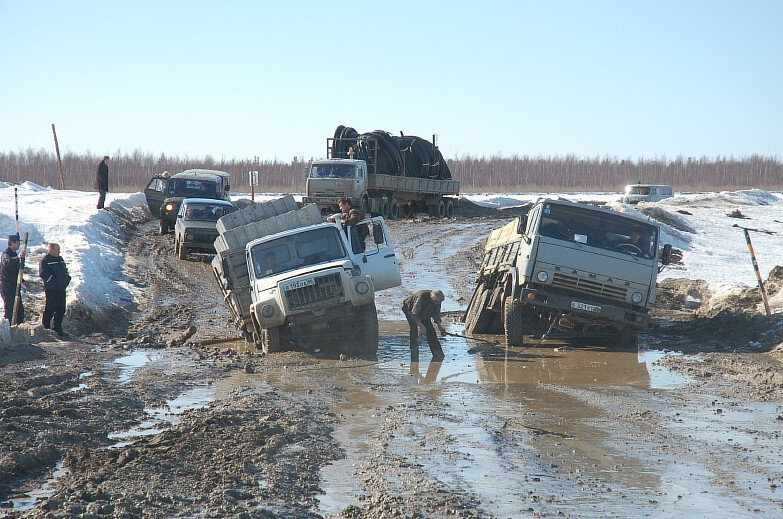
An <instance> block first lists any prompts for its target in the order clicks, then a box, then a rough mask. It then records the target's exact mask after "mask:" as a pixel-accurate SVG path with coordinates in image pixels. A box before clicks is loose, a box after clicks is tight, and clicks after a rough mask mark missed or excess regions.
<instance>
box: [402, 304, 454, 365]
mask: <svg viewBox="0 0 783 519" xmlns="http://www.w3.org/2000/svg"><path fill="white" fill-rule="evenodd" d="M444 299H445V297H444V296H443V292H441V291H440V290H432V291H430V290H419V291H418V292H416V293H414V294H412V295H410V296H408V297H406V298H405V301H403V303H402V312H403V313H404V314H405V318H406V319H408V326H410V338H411V361H413V362H416V361H418V360H419V332H421V333H423V334H425V335H426V337H427V344H429V345H430V351H432V360H435V361H440V360H443V358H444V355H443V349H442V348H441V347H440V341H439V340H438V334H437V333H435V328H434V327H433V326H432V322H433V321H434V322H435V324H437V325H438V330H440V333H446V330H445V329H444V328H443V324H442V323H441V321H440V305H441V303H442V302H443V300H444Z"/></svg>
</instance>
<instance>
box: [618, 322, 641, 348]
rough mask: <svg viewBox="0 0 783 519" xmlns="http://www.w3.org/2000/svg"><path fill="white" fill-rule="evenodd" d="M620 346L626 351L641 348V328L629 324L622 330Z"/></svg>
mask: <svg viewBox="0 0 783 519" xmlns="http://www.w3.org/2000/svg"><path fill="white" fill-rule="evenodd" d="M619 336H620V348H622V349H623V350H624V351H625V350H627V351H636V350H637V349H639V330H637V329H636V328H631V327H630V326H627V327H625V328H623V329H622V330H620V333H619Z"/></svg>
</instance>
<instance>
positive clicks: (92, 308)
mask: <svg viewBox="0 0 783 519" xmlns="http://www.w3.org/2000/svg"><path fill="white" fill-rule="evenodd" d="M97 199H98V195H97V194H96V193H89V192H83V191H69V190H57V189H52V188H47V187H42V186H39V185H38V184H35V183H33V182H25V183H24V184H21V185H20V186H18V200H19V234H20V235H21V236H22V238H24V235H25V233H28V244H27V247H28V252H27V265H26V275H25V278H26V280H27V281H28V282H30V283H41V281H40V278H39V277H38V263H39V262H40V260H41V258H42V257H43V255H44V254H46V246H47V243H49V242H57V243H59V244H60V246H61V254H62V256H63V258H64V259H65V261H66V264H67V265H68V269H69V271H70V273H71V277H72V281H71V284H70V286H69V287H68V290H67V302H68V307H69V317H70V318H76V319H80V320H82V319H92V320H94V321H95V322H97V323H99V322H100V321H101V319H102V316H105V315H106V314H107V313H108V312H109V311H110V310H111V309H112V308H114V307H116V306H123V305H127V303H128V302H130V301H132V300H133V293H132V289H131V285H130V284H128V283H127V282H126V281H125V279H124V275H123V272H122V270H123V265H124V262H125V256H124V253H123V249H122V240H123V236H124V233H126V232H127V225H128V222H129V221H130V220H134V219H135V220H138V219H142V218H144V216H145V214H147V210H146V206H145V204H144V196H143V195H142V194H141V193H135V194H127V193H119V194H111V193H110V194H109V195H108V198H107V207H108V208H109V210H98V209H96V207H95V206H96V202H97ZM15 230H16V222H15V219H14V189H13V187H12V186H10V185H8V184H0V247H2V248H5V247H6V244H5V237H6V236H7V235H8V234H12V233H14V232H15ZM41 289H42V288H41ZM2 326H5V327H7V326H8V322H7V321H3V325H2ZM4 336H5V334H4V333H3V332H0V337H4Z"/></svg>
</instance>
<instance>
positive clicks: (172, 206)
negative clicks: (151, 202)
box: [165, 204, 174, 211]
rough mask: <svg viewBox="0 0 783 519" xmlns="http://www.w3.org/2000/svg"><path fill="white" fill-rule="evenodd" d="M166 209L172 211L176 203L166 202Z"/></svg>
mask: <svg viewBox="0 0 783 519" xmlns="http://www.w3.org/2000/svg"><path fill="white" fill-rule="evenodd" d="M165 209H166V211H171V210H172V209H174V204H166V207H165Z"/></svg>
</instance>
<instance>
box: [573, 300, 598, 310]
mask: <svg viewBox="0 0 783 519" xmlns="http://www.w3.org/2000/svg"><path fill="white" fill-rule="evenodd" d="M571 308H573V309H575V310H582V311H583V312H592V313H598V312H600V311H601V307H600V306H598V305H588V304H587V303H580V302H579V301H571Z"/></svg>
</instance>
